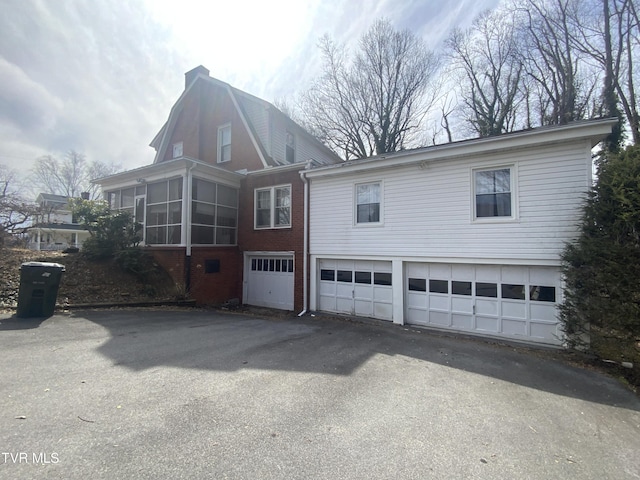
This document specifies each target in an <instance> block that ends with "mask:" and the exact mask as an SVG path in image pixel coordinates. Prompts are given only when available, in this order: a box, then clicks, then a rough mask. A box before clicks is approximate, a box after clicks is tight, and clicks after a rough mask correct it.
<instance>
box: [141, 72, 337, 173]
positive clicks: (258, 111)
mask: <svg viewBox="0 0 640 480" xmlns="http://www.w3.org/2000/svg"><path fill="white" fill-rule="evenodd" d="M191 72H193V75H191V76H190V77H188V78H191V81H190V83H189V84H188V85H187V86H186V88H185V90H184V91H183V92H182V94H181V95H180V97H179V98H178V100H177V101H176V103H175V104H174V105H173V107H172V108H171V112H170V113H169V118H168V120H167V121H166V122H165V124H164V125H163V126H162V128H161V129H160V131H159V132H158V133H157V134H156V136H155V137H154V138H153V140H152V141H151V143H150V146H152V147H154V148H155V149H156V156H155V159H154V161H153V163H159V162H161V161H162V160H161V159H163V158H164V157H165V155H166V152H167V149H168V148H169V141H170V136H171V132H172V131H173V129H174V127H175V125H176V122H177V119H178V117H179V115H180V112H181V111H182V109H183V108H184V101H185V98H186V97H187V95H188V94H189V92H190V91H191V90H192V89H193V88H194V86H195V85H196V83H197V82H199V81H200V82H210V83H211V84H213V85H215V86H217V87H220V88H222V89H223V90H224V91H226V93H227V94H228V95H229V98H230V100H231V102H232V104H233V105H234V107H235V109H236V111H237V113H238V116H239V117H240V119H241V121H242V124H243V125H244V127H245V129H246V131H247V133H248V135H249V138H250V139H251V143H252V144H253V146H254V148H255V149H256V152H257V153H258V156H259V158H260V161H261V162H262V165H263V167H264V168H268V167H274V166H278V165H282V163H280V162H278V161H276V160H275V159H274V158H273V156H272V155H270V154H269V151H270V149H269V148H268V143H269V142H270V139H269V138H267V137H265V135H261V134H260V131H261V130H260V129H259V128H257V125H256V124H257V123H258V122H260V121H262V122H271V121H272V115H273V116H277V117H279V118H280V119H283V123H286V124H287V127H288V128H290V130H292V131H295V132H296V133H297V134H299V135H303V136H304V137H305V139H306V140H307V141H309V142H310V143H311V144H313V145H314V146H315V147H316V148H319V149H321V150H323V151H325V152H326V153H327V155H329V156H333V157H334V158H335V160H336V162H339V161H342V159H341V158H340V157H339V156H338V155H336V154H335V153H334V152H333V151H332V150H331V149H329V148H328V147H327V146H326V145H324V144H323V143H322V142H320V141H319V140H318V139H317V138H315V137H314V136H313V135H311V134H310V133H309V132H307V131H306V130H305V129H304V128H303V127H301V126H300V125H298V124H297V123H296V122H294V121H293V120H292V119H291V118H289V117H288V116H287V115H285V114H284V113H282V112H281V111H280V110H279V109H278V108H276V107H275V106H274V105H273V104H271V103H269V102H267V101H266V100H262V99H261V98H258V97H256V96H254V95H251V94H250V93H247V92H244V91H242V90H239V89H237V88H235V87H232V86H231V85H229V84H228V83H225V82H223V81H221V80H218V79H217V78H213V77H211V76H209V75H208V70H207V69H205V68H204V67H197V68H196V69H194V70H192V71H191ZM191 72H189V73H191ZM262 114H264V116H262ZM261 117H262V118H261ZM269 131H270V130H269Z"/></svg>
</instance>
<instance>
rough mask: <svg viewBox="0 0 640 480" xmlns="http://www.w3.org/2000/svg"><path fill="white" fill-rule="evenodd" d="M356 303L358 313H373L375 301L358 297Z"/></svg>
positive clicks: (364, 314) (368, 314)
mask: <svg viewBox="0 0 640 480" xmlns="http://www.w3.org/2000/svg"><path fill="white" fill-rule="evenodd" d="M354 305H355V311H356V313H357V314H358V315H363V316H366V317H370V316H371V315H373V303H371V301H367V300H358V299H356V300H355V302H354Z"/></svg>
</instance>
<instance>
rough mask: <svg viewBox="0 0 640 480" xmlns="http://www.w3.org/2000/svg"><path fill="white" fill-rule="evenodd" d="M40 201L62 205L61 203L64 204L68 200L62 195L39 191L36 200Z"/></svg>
mask: <svg viewBox="0 0 640 480" xmlns="http://www.w3.org/2000/svg"><path fill="white" fill-rule="evenodd" d="M40 201H43V202H48V203H59V204H61V205H62V204H66V203H67V202H68V201H69V199H68V198H67V197H65V196H64V195H54V194H53V193H40V194H38V197H37V198H36V202H40Z"/></svg>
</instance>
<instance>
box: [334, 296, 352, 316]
mask: <svg viewBox="0 0 640 480" xmlns="http://www.w3.org/2000/svg"><path fill="white" fill-rule="evenodd" d="M336 312H339V313H354V307H353V299H351V298H340V297H338V298H336Z"/></svg>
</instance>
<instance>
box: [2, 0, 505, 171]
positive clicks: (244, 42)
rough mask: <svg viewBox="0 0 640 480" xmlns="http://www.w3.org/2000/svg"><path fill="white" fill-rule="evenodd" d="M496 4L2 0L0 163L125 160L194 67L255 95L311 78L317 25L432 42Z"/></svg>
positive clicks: (288, 89) (129, 161) (142, 147)
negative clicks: (56, 158)
mask: <svg viewBox="0 0 640 480" xmlns="http://www.w3.org/2000/svg"><path fill="white" fill-rule="evenodd" d="M498 1H499V0H460V1H459V2H442V1H441V0H363V1H362V2H353V1H351V0H306V1H304V2H300V1H299V0H273V1H271V2H264V0H238V1H236V2H226V3H224V2H223V3H221V2H202V1H199V0H181V1H180V2H176V1H175V0H144V1H140V0H100V1H86V0H56V1H51V0H29V1H24V0H3V15H2V16H0V163H8V164H9V165H10V166H12V167H14V168H18V169H21V170H27V169H28V168H29V167H30V165H31V164H32V161H33V158H35V156H40V155H44V154H53V155H60V156H61V155H63V154H64V153H65V152H66V151H68V150H70V149H74V150H77V151H78V152H80V153H84V154H85V155H86V156H87V158H88V159H89V160H93V159H95V160H100V161H106V162H113V163H116V164H121V165H122V166H123V167H125V168H135V167H138V166H141V165H145V164H148V163H150V162H151V161H152V159H153V153H154V152H153V149H151V148H150V147H148V144H149V142H150V141H151V139H152V138H153V137H154V136H155V134H156V133H157V131H158V130H159V129H160V128H161V126H162V125H163V124H164V122H165V121H166V119H167V116H168V115H169V111H170V109H171V106H172V105H173V103H174V102H175V101H176V99H177V98H178V97H179V95H180V94H181V93H182V91H183V88H184V77H183V73H184V72H186V71H188V70H190V69H192V68H194V67H195V66H197V65H200V64H202V65H204V66H206V67H207V68H209V69H210V70H211V75H213V76H215V77H217V78H219V79H220V80H223V81H225V82H228V83H231V84H232V85H234V86H235V87H237V88H240V89H242V90H246V91H247V92H249V93H252V94H254V95H257V96H259V97H261V98H264V99H265V100H269V101H273V100H274V99H277V98H283V97H289V98H293V96H295V94H296V92H299V91H302V90H304V89H306V88H308V86H309V84H310V82H311V81H312V80H313V78H315V77H316V76H317V75H319V74H320V67H321V57H320V52H319V50H318V48H317V43H318V40H319V38H320V37H321V36H322V35H324V34H325V33H327V34H329V35H330V36H331V37H332V38H334V39H335V40H336V41H337V42H340V43H343V42H348V43H349V44H350V45H353V46H355V45H357V41H358V38H359V37H360V36H361V35H362V33H363V32H365V31H366V30H367V29H368V28H369V27H370V26H371V24H372V23H373V22H374V21H375V20H376V19H377V18H380V17H383V16H384V17H386V18H388V19H389V20H390V21H391V22H392V23H393V24H394V25H395V26H396V27H398V28H409V29H411V30H412V31H414V32H416V33H417V34H419V35H421V36H423V38H425V40H427V41H428V43H429V45H431V46H432V48H435V47H436V45H437V44H438V43H439V42H440V41H441V40H442V38H443V37H444V36H445V35H446V34H447V32H448V31H449V29H450V28H451V26H453V25H461V24H464V23H465V22H467V24H468V22H470V17H471V16H472V15H475V14H476V13H478V12H479V11H480V10H482V9H484V8H490V7H492V6H494V5H495V4H496V3H498Z"/></svg>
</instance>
